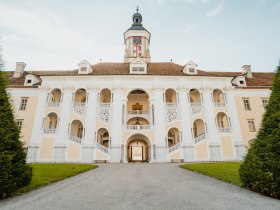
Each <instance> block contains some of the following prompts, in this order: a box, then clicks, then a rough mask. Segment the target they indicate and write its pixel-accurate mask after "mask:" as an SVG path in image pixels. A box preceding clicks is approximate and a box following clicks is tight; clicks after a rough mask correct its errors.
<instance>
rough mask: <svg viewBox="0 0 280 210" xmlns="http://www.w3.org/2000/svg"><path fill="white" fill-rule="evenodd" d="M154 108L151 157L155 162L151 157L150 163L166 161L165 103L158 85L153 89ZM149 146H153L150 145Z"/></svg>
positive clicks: (162, 91) (162, 92)
mask: <svg viewBox="0 0 280 210" xmlns="http://www.w3.org/2000/svg"><path fill="white" fill-rule="evenodd" d="M154 91H155V93H154V100H155V104H154V108H155V110H154V111H155V126H154V128H155V139H154V144H155V150H156V151H153V155H154V154H155V155H154V156H155V160H154V158H153V157H152V158H151V162H152V161H156V162H166V160H167V153H166V142H165V136H166V126H165V110H164V109H165V103H164V102H163V94H164V88H163V87H162V86H160V85H156V86H155V87H154ZM151 145H153V144H152V143H151Z"/></svg>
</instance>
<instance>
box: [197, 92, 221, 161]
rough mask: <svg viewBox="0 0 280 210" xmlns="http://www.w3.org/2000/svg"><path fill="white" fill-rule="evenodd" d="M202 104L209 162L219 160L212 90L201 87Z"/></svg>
mask: <svg viewBox="0 0 280 210" xmlns="http://www.w3.org/2000/svg"><path fill="white" fill-rule="evenodd" d="M201 90H202V91H203V103H204V109H205V118H206V123H207V134H206V137H207V140H208V142H209V144H208V145H209V152H210V160H212V161H218V160H221V148H220V136H219V135H218V132H217V127H216V121H215V119H216V115H215V112H214V106H213V100H212V91H213V90H212V88H210V87H203V88H201Z"/></svg>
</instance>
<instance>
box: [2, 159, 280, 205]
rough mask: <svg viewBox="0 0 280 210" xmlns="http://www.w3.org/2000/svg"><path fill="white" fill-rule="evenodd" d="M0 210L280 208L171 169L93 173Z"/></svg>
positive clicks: (124, 167)
mask: <svg viewBox="0 0 280 210" xmlns="http://www.w3.org/2000/svg"><path fill="white" fill-rule="evenodd" d="M0 209H1V210H6V209H20V210H25V209H26V210H33V209H34V210H35V209H36V210H44V209H52V210H54V209H55V210H56V209H57V210H70V209H75V210H78V209H114V210H118V209H128V210H132V209H145V210H148V209H160V210H163V209H172V210H176V209H207V210H210V209H213V210H219V209H223V210H224V209H235V210H237V209H238V210H241V209H246V210H250V209H254V210H257V209H260V210H266V209H269V210H270V209H277V210H279V209H280V200H276V199H271V198H269V197H265V196H262V195H259V194H257V193H254V192H251V191H248V190H246V189H242V188H240V187H237V186H234V185H231V184H227V183H224V182H220V181H217V180H215V179H212V178H210V177H207V176H203V175H199V174H196V173H193V172H190V171H187V170H184V169H181V168H179V167H178V165H177V164H146V163H141V164H140V163H135V164H101V165H100V167H99V168H97V169H95V170H92V171H89V172H86V173H83V174H80V175H78V176H75V177H72V178H69V179H66V180H63V181H60V182H57V183H55V184H52V185H49V186H47V187H43V188H40V189H38V190H34V191H32V192H30V193H26V194H24V195H22V196H18V197H14V198H10V199H7V200H5V201H2V202H0Z"/></svg>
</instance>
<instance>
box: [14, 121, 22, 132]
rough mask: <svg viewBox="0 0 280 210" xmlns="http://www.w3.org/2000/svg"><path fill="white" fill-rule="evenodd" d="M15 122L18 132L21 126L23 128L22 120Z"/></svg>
mask: <svg viewBox="0 0 280 210" xmlns="http://www.w3.org/2000/svg"><path fill="white" fill-rule="evenodd" d="M15 121H16V124H17V126H18V128H19V130H21V129H22V126H23V119H16V120H15Z"/></svg>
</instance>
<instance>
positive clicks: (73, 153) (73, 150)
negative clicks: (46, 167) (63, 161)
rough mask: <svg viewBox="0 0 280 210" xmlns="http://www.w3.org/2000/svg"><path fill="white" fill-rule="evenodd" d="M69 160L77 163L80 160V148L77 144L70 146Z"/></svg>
mask: <svg viewBox="0 0 280 210" xmlns="http://www.w3.org/2000/svg"><path fill="white" fill-rule="evenodd" d="M68 159H69V160H73V161H77V160H80V147H79V146H77V145H75V144H69V145H68Z"/></svg>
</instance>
